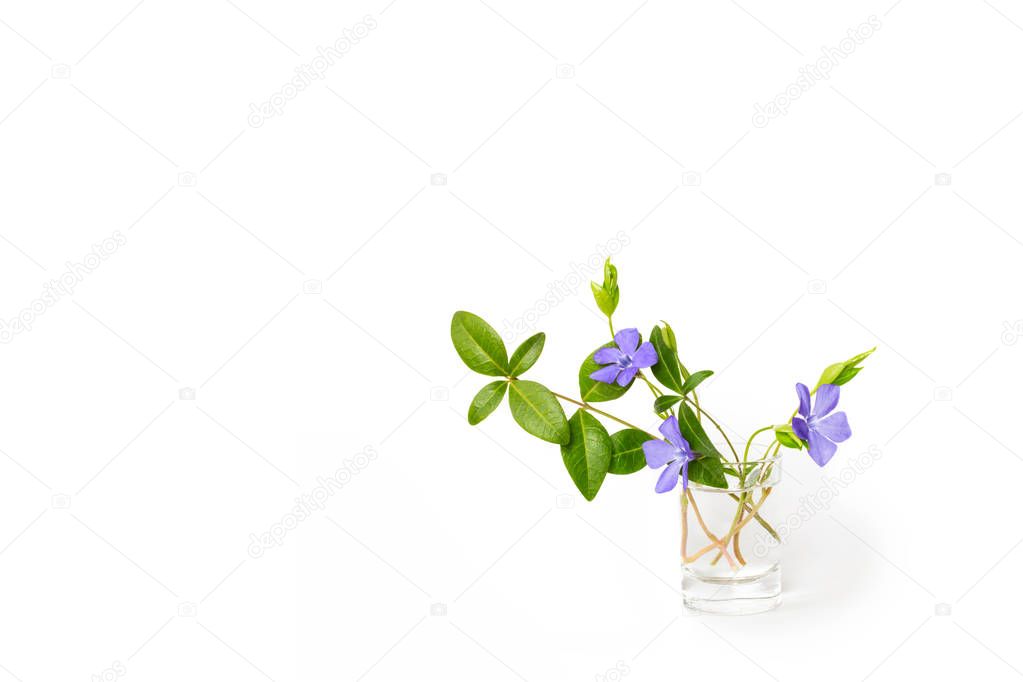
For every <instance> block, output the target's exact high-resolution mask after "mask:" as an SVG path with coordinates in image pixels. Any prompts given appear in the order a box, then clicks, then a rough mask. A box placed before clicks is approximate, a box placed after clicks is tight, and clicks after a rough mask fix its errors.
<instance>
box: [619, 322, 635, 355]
mask: <svg viewBox="0 0 1023 682" xmlns="http://www.w3.org/2000/svg"><path fill="white" fill-rule="evenodd" d="M615 343H617V344H618V347H619V348H621V349H622V352H623V353H625V354H626V355H632V354H633V353H635V352H636V346H638V345H639V330H638V329H636V328H635V327H633V328H631V329H623V330H621V331H620V332H618V333H617V334H615Z"/></svg>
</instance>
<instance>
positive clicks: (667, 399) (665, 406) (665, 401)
mask: <svg viewBox="0 0 1023 682" xmlns="http://www.w3.org/2000/svg"><path fill="white" fill-rule="evenodd" d="M681 401H682V396H680V395H670V394H669V395H662V396H658V398H657V399H656V400H655V401H654V412H656V413H657V414H660V413H662V412H667V411H668V410H669V409H670V408H671V406H672V405H674V404H675V403H677V402H681Z"/></svg>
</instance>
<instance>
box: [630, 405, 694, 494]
mask: <svg viewBox="0 0 1023 682" xmlns="http://www.w3.org/2000/svg"><path fill="white" fill-rule="evenodd" d="M659 430H660V432H661V435H663V436H664V437H665V438H666V439H667V442H665V441H663V440H648V441H647V442H645V443H643V454H644V455H646V465H647V466H648V467H650V468H651V469H660V468H661V467H664V471H662V472H661V476H660V478H658V479H657V485H656V486H654V490H656V491H657V492H659V493H666V492H668V491H669V490H673V489H674V488H675V485H676V484H677V483H678V478H679V472H681V473H682V489H683V490H686V489H688V488H689V463H690V462H692V461H693V460H694V459H696V455H695V454H694V453H693V451H692V449H691V448H690V447H689V441H687V440H686V439H685V438H683V437H682V432H681V431H680V430H679V428H678V418H677V417H675V415H672V416H670V417H668V418H667V419H665V420H664V423H663V424H661V426H660V429H659Z"/></svg>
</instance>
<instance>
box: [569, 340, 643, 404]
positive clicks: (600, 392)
mask: <svg viewBox="0 0 1023 682" xmlns="http://www.w3.org/2000/svg"><path fill="white" fill-rule="evenodd" d="M614 345H615V344H614V343H605V344H604V345H603V346H601V347H600V348H610V347H611V346H614ZM600 348H597V349H596V350H594V351H593V353H596V352H597V351H598V350H600ZM593 353H590V354H589V355H587V356H586V359H585V360H583V364H582V366H581V367H580V368H579V395H580V396H582V399H583V402H584V403H602V402H607V401H608V400H615V399H617V398H621V397H622V396H623V395H625V392H626V391H628V390H629V388H631V387H632V384H633V383H634V382H635V381H636V380H635V379H633V380H632V381H630V382H629V383H628V384H626V385H625V386H619V385H618V384H605V383H604V382H603V381H595V380H593V379H591V378H590V375H591V374H593V373H594V372H596V371H597V370H598V369H600V368H601V365H598V364H597V363H596V362H595V361H594V360H593Z"/></svg>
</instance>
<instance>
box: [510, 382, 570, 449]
mask: <svg viewBox="0 0 1023 682" xmlns="http://www.w3.org/2000/svg"><path fill="white" fill-rule="evenodd" d="M508 388H509V391H510V392H509V393H508V406H509V407H511V413H512V417H514V418H515V421H516V422H517V423H518V425H519V426H521V427H522V428H523V429H525V430H526V432H527V433H530V434H532V435H534V436H536V437H537V438H539V439H540V440H545V441H547V442H548V443H558V444H559V445H564V444H565V443H567V442H568V438H569V435H568V420H567V419H565V411H564V410H563V409H561V403H559V402H558V399H557V398H555V397H554V394H553V393H551V392H550V391H549V390H548V389H547V387H546V386H544V385H542V384H538V383H536V382H535V381H525V380H522V379H516V380H515V381H510V382H508Z"/></svg>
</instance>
